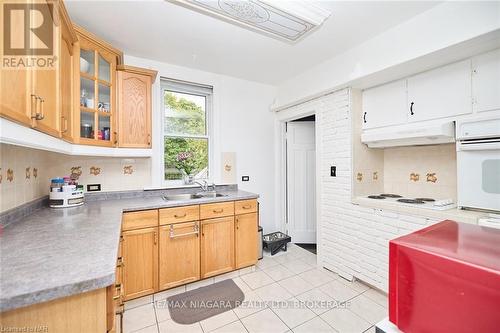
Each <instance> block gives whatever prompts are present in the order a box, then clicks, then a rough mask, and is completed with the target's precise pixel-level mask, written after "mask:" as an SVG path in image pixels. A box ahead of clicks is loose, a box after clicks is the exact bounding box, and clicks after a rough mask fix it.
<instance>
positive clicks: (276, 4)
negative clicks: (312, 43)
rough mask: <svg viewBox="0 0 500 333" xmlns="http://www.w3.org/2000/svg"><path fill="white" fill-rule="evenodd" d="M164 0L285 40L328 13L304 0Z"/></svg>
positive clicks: (303, 32)
mask: <svg viewBox="0 0 500 333" xmlns="http://www.w3.org/2000/svg"><path fill="white" fill-rule="evenodd" d="M167 1H169V2H172V3H175V4H178V5H181V6H184V7H187V8H189V9H194V10H196V11H199V12H201V13H203V14H208V15H211V16H214V17H216V18H219V19H223V20H225V21H229V22H230V23H233V24H237V25H240V26H243V27H245V28H249V29H251V30H254V31H257V32H260V33H264V34H266V35H269V36H272V37H275V38H278V39H281V40H285V41H288V42H297V41H298V40H300V39H302V38H303V37H304V36H305V35H307V34H308V33H310V32H311V31H313V30H314V29H316V28H317V27H319V26H320V25H321V24H323V22H324V21H325V20H326V19H327V18H328V17H329V16H330V14H331V13H330V12H329V11H328V10H325V9H323V8H320V7H318V6H317V5H315V4H313V3H311V2H310V1H304V0H303V1H297V0H294V1H283V0H167Z"/></svg>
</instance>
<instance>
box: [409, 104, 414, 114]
mask: <svg viewBox="0 0 500 333" xmlns="http://www.w3.org/2000/svg"><path fill="white" fill-rule="evenodd" d="M413 104H415V103H414V102H411V103H410V115H412V116H413V115H414V114H415V112H413Z"/></svg>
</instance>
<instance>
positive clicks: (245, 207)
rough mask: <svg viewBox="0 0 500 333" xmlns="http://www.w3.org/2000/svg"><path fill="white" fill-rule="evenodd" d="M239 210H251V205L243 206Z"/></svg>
mask: <svg viewBox="0 0 500 333" xmlns="http://www.w3.org/2000/svg"><path fill="white" fill-rule="evenodd" d="M241 208H243V209H250V208H252V205H245V206H243V207H241Z"/></svg>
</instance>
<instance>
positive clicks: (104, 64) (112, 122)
mask: <svg viewBox="0 0 500 333" xmlns="http://www.w3.org/2000/svg"><path fill="white" fill-rule="evenodd" d="M73 27H74V29H75V30H76V34H77V36H78V47H77V50H76V53H75V56H74V57H73V58H74V61H73V73H74V75H73V84H74V90H73V93H74V97H75V98H73V101H74V102H73V105H74V112H73V117H74V119H72V123H73V126H74V127H73V130H74V131H76V132H77V133H78V135H75V136H74V141H75V142H77V143H80V144H88V145H96V146H108V147H109V146H116V145H117V143H118V141H117V130H116V112H117V111H116V110H117V108H116V91H117V90H116V66H117V65H119V64H121V63H122V62H123V54H122V52H121V51H119V50H117V49H115V48H114V47H113V46H112V45H110V44H108V43H107V42H105V41H103V40H101V39H99V38H98V37H97V36H95V35H93V34H92V33H90V32H88V31H86V30H85V29H83V28H81V27H79V26H76V25H73Z"/></svg>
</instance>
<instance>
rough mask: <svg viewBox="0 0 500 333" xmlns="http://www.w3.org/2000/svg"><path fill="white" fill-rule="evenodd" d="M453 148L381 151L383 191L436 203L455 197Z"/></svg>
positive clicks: (455, 177) (425, 147) (453, 146)
mask: <svg viewBox="0 0 500 333" xmlns="http://www.w3.org/2000/svg"><path fill="white" fill-rule="evenodd" d="M456 160H457V158H456V150H455V145H454V144H444V145H434V146H419V147H397V148H386V149H385V150H384V191H385V192H389V193H398V194H401V195H404V196H408V197H415V196H419V197H421V196H424V197H431V198H437V199H444V198H451V199H453V200H456V196H457V169H456V168H457V162H456Z"/></svg>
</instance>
